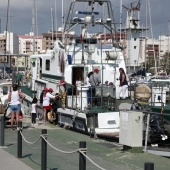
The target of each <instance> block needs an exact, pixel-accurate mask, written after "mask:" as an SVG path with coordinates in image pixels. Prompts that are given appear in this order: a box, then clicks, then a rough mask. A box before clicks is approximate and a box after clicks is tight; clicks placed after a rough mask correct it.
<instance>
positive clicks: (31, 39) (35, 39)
mask: <svg viewBox="0 0 170 170" xmlns="http://www.w3.org/2000/svg"><path fill="white" fill-rule="evenodd" d="M18 38H19V53H20V54H25V53H26V54H30V55H31V54H39V53H41V51H42V36H34V33H32V32H30V33H29V34H25V35H18ZM34 44H35V45H34Z"/></svg>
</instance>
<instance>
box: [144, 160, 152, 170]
mask: <svg viewBox="0 0 170 170" xmlns="http://www.w3.org/2000/svg"><path fill="white" fill-rule="evenodd" d="M144 168H145V169H144V170H154V163H152V162H146V163H145V166H144Z"/></svg>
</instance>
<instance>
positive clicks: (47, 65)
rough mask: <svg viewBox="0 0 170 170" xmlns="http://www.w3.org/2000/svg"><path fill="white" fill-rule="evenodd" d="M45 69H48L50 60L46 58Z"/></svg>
mask: <svg viewBox="0 0 170 170" xmlns="http://www.w3.org/2000/svg"><path fill="white" fill-rule="evenodd" d="M45 69H46V70H50V60H46V65H45Z"/></svg>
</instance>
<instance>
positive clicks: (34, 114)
mask: <svg viewBox="0 0 170 170" xmlns="http://www.w3.org/2000/svg"><path fill="white" fill-rule="evenodd" d="M37 101H38V99H37V98H36V97H34V98H33V100H32V110H31V121H32V126H34V125H35V126H36V125H38V124H37V123H36V117H37Z"/></svg>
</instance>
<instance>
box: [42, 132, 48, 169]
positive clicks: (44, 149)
mask: <svg viewBox="0 0 170 170" xmlns="http://www.w3.org/2000/svg"><path fill="white" fill-rule="evenodd" d="M44 134H45V135H46V134H47V129H42V135H44ZM45 139H47V137H45ZM46 169H47V143H46V141H45V140H44V139H43V138H42V140H41V170H46Z"/></svg>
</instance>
